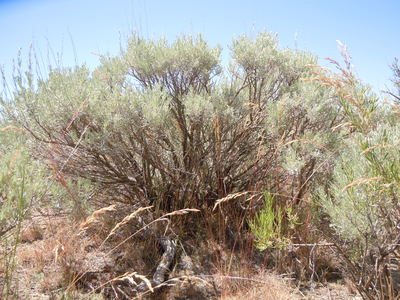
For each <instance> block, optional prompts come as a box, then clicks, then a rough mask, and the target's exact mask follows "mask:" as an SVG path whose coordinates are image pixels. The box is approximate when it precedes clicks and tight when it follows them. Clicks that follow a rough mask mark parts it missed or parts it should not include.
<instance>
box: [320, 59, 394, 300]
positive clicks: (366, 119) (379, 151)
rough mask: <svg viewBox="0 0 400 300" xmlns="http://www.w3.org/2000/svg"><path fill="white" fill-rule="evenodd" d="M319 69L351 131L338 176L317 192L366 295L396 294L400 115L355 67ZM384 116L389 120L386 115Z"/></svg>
mask: <svg viewBox="0 0 400 300" xmlns="http://www.w3.org/2000/svg"><path fill="white" fill-rule="evenodd" d="M345 62H346V65H347V67H341V66H340V65H339V64H338V63H336V62H334V61H333V63H334V64H335V65H336V66H337V67H338V69H339V71H340V73H339V74H333V73H330V74H327V73H326V72H320V71H317V72H316V74H317V79H316V80H317V81H319V82H321V83H322V84H327V85H329V86H332V87H334V88H335V94H336V97H335V98H334V99H335V100H336V101H337V103H338V104H339V105H340V107H342V108H343V111H344V114H345V118H346V119H345V120H344V121H345V123H343V126H345V127H347V128H348V131H349V133H351V135H349V136H348V137H347V138H346V139H344V140H343V148H342V149H341V151H340V155H339V157H338V159H337V163H336V165H335V166H334V169H333V176H332V180H330V181H329V182H328V184H326V185H321V186H320V188H319V192H318V193H317V194H316V195H318V198H319V203H320V205H321V207H322V211H323V212H324V214H326V216H328V219H329V223H330V226H331V229H332V231H333V232H331V233H330V235H331V239H332V241H334V244H335V252H336V253H337V254H338V256H339V257H340V258H341V259H342V261H343V270H345V273H346V274H347V275H348V276H349V277H350V278H351V280H352V282H353V283H354V285H355V287H356V288H357V289H358V291H359V293H360V294H361V295H362V297H363V298H364V299H394V298H396V297H398V293H399V283H400V281H399V278H400V277H399V271H398V267H397V265H398V259H399V256H398V249H399V242H400V240H399V238H400V236H399V227H398V226H399V224H400V218H399V217H400V215H399V209H398V207H399V171H400V161H399V154H400V152H399V137H400V135H399V134H400V131H399V126H398V119H397V118H398V116H397V117H396V116H395V114H393V112H391V111H390V110H389V109H388V107H387V106H385V105H383V104H381V105H380V104H379V102H378V98H377V97H376V96H375V95H374V94H373V93H371V92H369V90H368V88H366V87H365V86H363V85H362V84H361V83H360V82H359V81H358V80H357V79H356V77H355V75H354V74H353V72H352V70H351V69H350V67H349V66H350V63H349V62H348V61H346V60H345ZM382 118H384V119H385V120H382Z"/></svg>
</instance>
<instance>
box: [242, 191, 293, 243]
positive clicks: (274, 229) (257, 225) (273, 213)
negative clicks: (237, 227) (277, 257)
mask: <svg viewBox="0 0 400 300" xmlns="http://www.w3.org/2000/svg"><path fill="white" fill-rule="evenodd" d="M284 218H285V219H286V221H287V226H286V227H285V226H284V225H283V224H284ZM297 224H298V218H297V216H296V215H295V214H294V213H293V212H292V209H291V208H286V209H282V208H281V207H279V206H277V205H276V203H275V197H274V196H273V195H272V194H271V193H269V192H265V193H264V208H263V209H262V210H261V211H260V212H259V213H257V214H256V216H255V218H254V219H253V220H250V221H249V226H250V229H251V231H252V232H253V234H254V235H255V236H256V247H257V248H258V249H260V250H262V251H263V250H266V249H268V248H285V247H286V245H287V244H288V243H289V242H290V237H289V236H287V234H285V233H287V230H286V229H293V228H294V226H295V225H297Z"/></svg>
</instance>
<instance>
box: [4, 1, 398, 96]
mask: <svg viewBox="0 0 400 300" xmlns="http://www.w3.org/2000/svg"><path fill="white" fill-rule="evenodd" d="M0 28H1V29H2V33H1V35H0V65H2V66H3V67H4V68H5V70H6V72H7V73H8V74H10V73H11V70H12V60H13V58H15V57H16V56H17V52H18V49H19V48H22V51H23V52H22V53H23V54H25V57H26V54H27V52H28V49H29V45H30V44H31V43H32V42H33V44H34V45H35V48H36V50H37V51H38V52H39V53H40V54H41V55H42V56H43V60H44V61H45V62H46V60H47V58H46V57H47V52H48V45H50V47H51V49H52V51H53V52H54V53H57V52H59V53H62V54H63V65H64V66H71V65H73V64H74V62H75V59H74V50H73V46H72V45H73V44H74V46H75V50H76V55H77V58H78V63H83V62H85V63H87V64H88V65H89V66H91V67H94V66H95V65H96V64H97V63H98V57H97V56H95V55H93V54H92V52H96V53H101V54H106V53H110V54H112V55H114V54H118V51H119V49H120V41H121V40H122V44H123V41H124V40H125V39H126V37H127V36H128V35H129V33H130V32H132V31H137V32H139V33H140V34H141V35H143V36H145V37H149V38H157V37H159V36H165V37H167V38H168V39H171V40H172V39H174V37H176V36H177V35H178V34H180V33H182V32H184V33H189V34H197V33H202V34H203V36H204V37H205V39H206V40H208V41H209V43H210V44H211V45H217V44H219V45H221V46H222V47H223V48H224V49H226V52H224V56H225V57H226V56H227V54H228V53H229V50H228V45H229V43H230V41H231V39H232V38H234V37H237V36H239V35H241V34H248V35H250V36H256V34H257V33H258V32H260V31H263V30H267V31H270V32H275V33H277V34H278V37H279V40H280V42H281V45H282V46H285V47H286V46H287V47H297V48H299V49H302V50H309V51H311V52H313V53H315V54H317V55H318V56H319V57H321V58H323V57H331V58H334V59H337V58H338V57H339V54H338V50H337V47H336V40H340V41H342V42H343V43H345V44H346V45H347V46H348V48H349V49H350V54H351V55H352V56H353V64H354V65H355V68H356V71H357V73H358V75H359V77H360V78H361V79H362V80H363V81H364V82H367V83H369V84H371V85H372V86H373V87H374V89H375V90H380V89H384V88H385V85H387V86H390V81H389V79H390V78H391V71H390V69H389V66H388V65H389V64H390V63H391V62H392V61H393V59H394V57H396V56H397V57H400V0H381V1H378V0H375V1H372V0H331V1H328V0H291V1H289V0H287V1H285V0H281V1H276V0H275V1H272V0H271V1H269V0H264V1H262V0H259V1H253V0H247V1H236V0H233V1H218V0H202V1H191V0H148V1H146V0H113V1H112V0H52V1H50V0H36V1H33V0H30V1H29V0H14V1H4V0H0ZM71 40H72V41H73V43H72V42H71ZM50 56H52V55H51V54H50Z"/></svg>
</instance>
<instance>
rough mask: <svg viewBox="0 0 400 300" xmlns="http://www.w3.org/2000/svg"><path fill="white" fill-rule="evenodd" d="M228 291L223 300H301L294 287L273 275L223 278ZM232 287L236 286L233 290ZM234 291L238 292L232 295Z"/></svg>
mask: <svg viewBox="0 0 400 300" xmlns="http://www.w3.org/2000/svg"><path fill="white" fill-rule="evenodd" d="M221 280H222V281H223V284H224V285H225V286H227V287H228V289H227V290H226V291H225V292H224V293H223V295H222V296H221V300H242V299H246V300H288V299H293V300H294V299H301V297H299V296H298V295H296V294H295V293H294V289H293V287H291V286H290V284H289V283H288V282H287V281H285V280H283V279H279V278H277V277H275V276H273V275H268V274H262V275H259V276H257V277H255V278H229V277H226V278H221ZM232 285H236V287H235V288H232ZM232 290H233V291H236V292H234V293H232Z"/></svg>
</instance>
